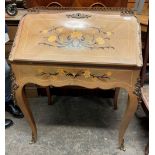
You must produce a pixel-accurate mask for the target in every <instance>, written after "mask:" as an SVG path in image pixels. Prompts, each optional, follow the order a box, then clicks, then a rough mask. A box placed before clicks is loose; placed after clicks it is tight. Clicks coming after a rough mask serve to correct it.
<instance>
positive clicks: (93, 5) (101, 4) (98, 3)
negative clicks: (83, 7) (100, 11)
mask: <svg viewBox="0 0 155 155" xmlns="http://www.w3.org/2000/svg"><path fill="white" fill-rule="evenodd" d="M95 5H100V6H102V7H106V6H105V5H104V4H103V3H100V2H96V3H93V4H92V5H90V8H92V7H95Z"/></svg>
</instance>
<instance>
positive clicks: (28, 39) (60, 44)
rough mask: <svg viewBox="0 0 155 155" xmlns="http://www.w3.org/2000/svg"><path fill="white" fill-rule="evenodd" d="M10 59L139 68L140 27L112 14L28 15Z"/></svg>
mask: <svg viewBox="0 0 155 155" xmlns="http://www.w3.org/2000/svg"><path fill="white" fill-rule="evenodd" d="M9 59H10V61H24V62H25V61H28V62H59V63H61V62H63V63H79V64H81V63H82V64H85V63H86V64H110V65H127V66H141V65H142V58H141V38H140V26H139V24H138V22H137V19H136V18H135V17H134V16H122V15H120V13H118V12H112V11H111V12H110V13H109V12H108V13H105V12H102V11H100V12H96V11H64V12H59V13H56V12H50V11H49V12H39V13H29V14H27V15H26V16H24V17H23V19H22V20H21V22H20V24H19V28H18V31H17V36H16V38H15V41H14V46H13V48H12V51H11V54H10V57H9Z"/></svg>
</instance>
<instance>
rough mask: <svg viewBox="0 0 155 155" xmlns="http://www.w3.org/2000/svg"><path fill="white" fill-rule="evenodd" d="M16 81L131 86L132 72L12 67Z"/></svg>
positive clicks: (102, 69)
mask: <svg viewBox="0 0 155 155" xmlns="http://www.w3.org/2000/svg"><path fill="white" fill-rule="evenodd" d="M13 68H14V72H15V74H16V78H17V80H22V79H25V78H27V79H30V81H39V82H50V81H55V82H63V83H67V84H69V85H74V83H75V84H76V83H78V82H87V84H89V83H90V84H91V83H92V82H95V83H96V84H98V85H100V84H101V83H103V82H104V83H106V82H113V83H119V82H121V83H126V84H128V85H130V86H131V85H132V83H133V75H134V71H133V70H123V69H110V68H95V67H68V66H54V65H24V64H23V65H13Z"/></svg>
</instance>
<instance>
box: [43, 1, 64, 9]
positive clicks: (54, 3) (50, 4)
mask: <svg viewBox="0 0 155 155" xmlns="http://www.w3.org/2000/svg"><path fill="white" fill-rule="evenodd" d="M52 5H57V6H58V7H63V6H62V5H61V4H60V3H58V2H51V3H49V4H48V5H47V6H46V8H49V7H51V6H52Z"/></svg>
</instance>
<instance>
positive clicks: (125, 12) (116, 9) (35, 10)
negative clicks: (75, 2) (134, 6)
mask: <svg viewBox="0 0 155 155" xmlns="http://www.w3.org/2000/svg"><path fill="white" fill-rule="evenodd" d="M44 11H103V12H105V13H110V12H120V15H122V16H133V15H134V12H133V11H132V10H131V9H128V8H123V7H44V6H41V7H33V8H30V9H28V12H32V13H39V12H44Z"/></svg>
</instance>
